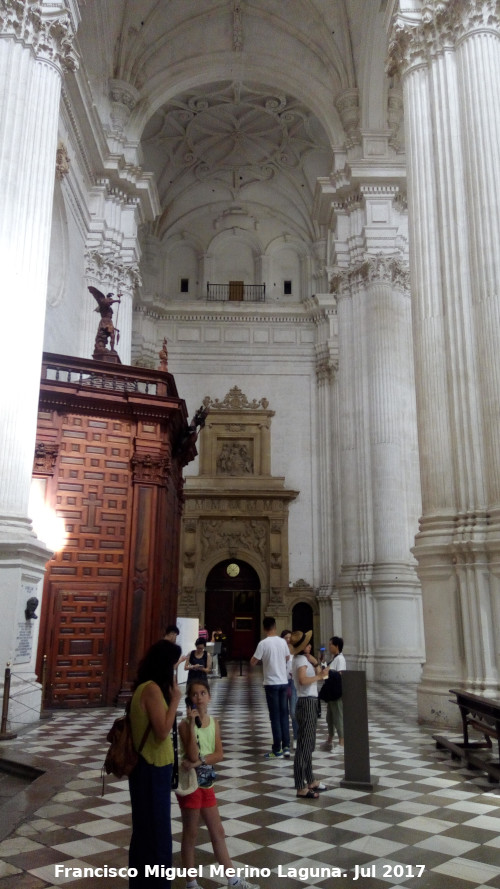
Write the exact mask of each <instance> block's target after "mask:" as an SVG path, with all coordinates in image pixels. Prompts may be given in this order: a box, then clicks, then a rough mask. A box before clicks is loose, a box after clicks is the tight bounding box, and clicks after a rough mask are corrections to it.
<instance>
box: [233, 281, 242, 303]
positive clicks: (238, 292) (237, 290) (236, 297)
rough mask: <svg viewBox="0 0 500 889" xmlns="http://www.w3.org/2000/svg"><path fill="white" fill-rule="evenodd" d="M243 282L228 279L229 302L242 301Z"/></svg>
mask: <svg viewBox="0 0 500 889" xmlns="http://www.w3.org/2000/svg"><path fill="white" fill-rule="evenodd" d="M244 287H245V284H244V282H243V281H230V282H229V300H230V302H242V301H243V290H244Z"/></svg>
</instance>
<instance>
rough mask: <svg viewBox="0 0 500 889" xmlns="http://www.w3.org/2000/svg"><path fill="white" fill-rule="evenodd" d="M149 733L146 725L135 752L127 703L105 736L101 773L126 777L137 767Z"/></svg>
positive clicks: (149, 726)
mask: <svg viewBox="0 0 500 889" xmlns="http://www.w3.org/2000/svg"><path fill="white" fill-rule="evenodd" d="M150 731H151V723H149V724H148V726H147V728H146V730H145V732H144V734H143V736H142V740H141V743H140V745H139V749H138V750H136V749H135V747H134V741H133V738H132V723H131V721H130V701H129V702H128V704H127V707H126V710H125V713H124V714H123V716H119V717H118V719H115V721H114V723H113V725H112V726H111V728H110V730H109V732H108V734H107V735H106V740H107V741H109V748H108V752H107V753H106V758H105V760H104V765H103V773H104V772H105V773H106V775H115V777H116V778H126V777H128V775H130V773H131V772H132V770H133V769H134V768H135V766H136V765H137V762H138V760H139V754H140V752H141V750H142V748H143V747H144V744H145V743H146V740H147V737H148V735H149V733H150ZM103 786H104V774H103Z"/></svg>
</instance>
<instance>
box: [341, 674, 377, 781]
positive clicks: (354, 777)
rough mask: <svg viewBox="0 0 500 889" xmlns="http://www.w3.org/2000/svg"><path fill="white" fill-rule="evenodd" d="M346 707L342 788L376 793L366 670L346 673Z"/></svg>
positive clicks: (344, 679)
mask: <svg viewBox="0 0 500 889" xmlns="http://www.w3.org/2000/svg"><path fill="white" fill-rule="evenodd" d="M342 702H343V705H344V780H343V781H341V782H340V786H341V787H352V788H354V789H356V790H367V791H370V790H373V789H374V787H375V785H376V783H377V779H376V778H375V779H372V778H371V777H370V743H369V735H368V703H367V697H366V673H365V672H364V670H346V671H345V672H343V673H342Z"/></svg>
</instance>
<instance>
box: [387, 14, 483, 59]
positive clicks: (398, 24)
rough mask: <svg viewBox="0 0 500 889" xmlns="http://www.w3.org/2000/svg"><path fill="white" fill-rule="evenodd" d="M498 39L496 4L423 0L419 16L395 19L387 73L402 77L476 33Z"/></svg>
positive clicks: (402, 16) (397, 16)
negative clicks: (486, 32)
mask: <svg viewBox="0 0 500 889" xmlns="http://www.w3.org/2000/svg"><path fill="white" fill-rule="evenodd" d="M485 30H487V31H490V32H494V33H496V34H497V35H500V3H499V0H426V2H425V3H424V4H423V6H422V10H421V13H420V15H419V16H417V15H415V14H413V15H412V16H411V17H410V16H405V15H396V16H395V18H394V21H393V25H392V32H391V34H390V40H389V53H388V63H387V72H388V74H389V76H393V75H394V74H400V75H404V74H405V73H406V72H407V71H409V70H410V69H411V68H414V67H417V66H418V65H421V64H425V63H426V62H427V60H428V59H429V58H431V57H432V56H433V55H436V53H439V52H440V51H442V50H443V49H445V48H450V47H454V46H456V44H457V42H458V41H459V40H462V39H464V38H465V37H467V36H468V35H471V34H474V32H477V31H485Z"/></svg>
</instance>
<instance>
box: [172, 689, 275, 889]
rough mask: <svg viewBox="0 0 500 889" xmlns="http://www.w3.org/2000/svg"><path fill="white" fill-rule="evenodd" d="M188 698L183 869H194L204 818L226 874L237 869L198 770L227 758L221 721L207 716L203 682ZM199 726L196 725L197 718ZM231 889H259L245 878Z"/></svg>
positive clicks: (182, 779)
mask: <svg viewBox="0 0 500 889" xmlns="http://www.w3.org/2000/svg"><path fill="white" fill-rule="evenodd" d="M187 697H188V698H189V701H190V704H191V706H190V707H188V710H187V716H186V718H185V719H183V720H182V722H181V723H180V725H179V737H180V741H181V743H180V750H179V758H180V759H181V767H180V769H179V772H180V775H179V792H178V793H177V799H178V801H179V806H180V809H181V816H182V840H181V860H182V866H183V868H184V867H185V868H190V867H194V866H195V864H194V856H195V847H196V838H197V836H198V828H199V825H200V817H201V818H202V819H203V821H204V822H205V824H206V826H207V828H208V832H209V834H210V840H211V842H212V848H213V850H214V855H215V858H216V859H217V861H218V863H219V864H222V865H223V866H224V870H225V871H227V870H229V869H233V868H234V865H233V862H232V861H231V859H230V857H229V852H228V851H227V846H226V837H225V833H224V828H223V826H222V821H221V817H220V813H219V809H218V806H217V800H216V798H215V793H214V789H213V786H212V787H198V780H197V777H196V767H197V766H199V765H201V763H202V762H206V763H207V764H208V765H212V766H213V765H215V764H216V763H218V762H221V760H222V759H223V758H224V751H223V749H222V740H221V735H220V727H219V722H218V720H217V719H214V718H213V716H209V715H208V713H207V709H208V705H209V703H210V689H209V687H208V683H207V682H204V681H203V680H200V679H195V680H194V681H193V682H190V683H189V684H188V687H187ZM197 717H198V723H201V725H196V721H195V720H196V718H197ZM186 886H187V889H199V886H198V883H197V881H196V880H191V881H190V882H189V881H188V882H187V884H186ZM228 886H231V887H236V889H258V886H255V884H251V883H247V881H246V880H244V879H242V877H228Z"/></svg>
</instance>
